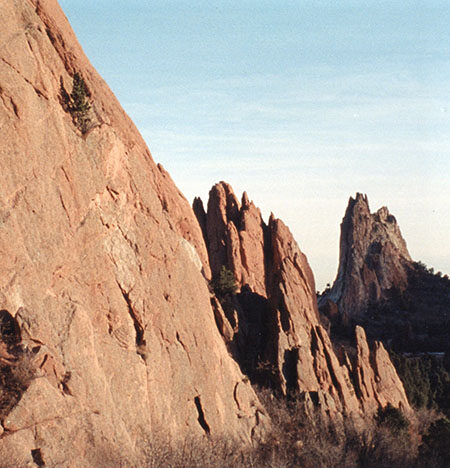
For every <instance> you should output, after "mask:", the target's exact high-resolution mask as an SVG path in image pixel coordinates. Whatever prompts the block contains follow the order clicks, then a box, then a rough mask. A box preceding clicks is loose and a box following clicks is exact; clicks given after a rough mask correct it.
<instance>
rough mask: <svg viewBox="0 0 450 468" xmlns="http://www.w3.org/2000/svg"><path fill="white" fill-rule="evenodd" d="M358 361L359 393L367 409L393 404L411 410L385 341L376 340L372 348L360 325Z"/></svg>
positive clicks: (356, 373)
mask: <svg viewBox="0 0 450 468" xmlns="http://www.w3.org/2000/svg"><path fill="white" fill-rule="evenodd" d="M355 334H356V346H357V360H356V365H355V367H354V377H355V382H356V388H357V394H358V397H359V399H360V401H361V404H362V407H363V408H364V410H365V411H367V412H370V411H375V410H376V409H377V408H378V406H381V407H385V406H386V405H387V404H388V403H391V404H392V405H394V406H395V407H397V408H401V409H402V410H403V411H406V412H410V411H411V407H410V405H409V402H408V399H407V397H406V394H405V390H404V387H403V384H402V382H401V380H400V378H399V377H398V375H397V372H396V370H395V368H394V366H393V364H392V362H391V359H390V357H389V354H388V352H387V351H386V350H385V348H384V346H383V344H382V343H381V342H379V341H376V342H375V343H374V344H373V349H372V350H370V349H369V345H368V343H367V339H366V333H365V332H364V329H363V328H362V327H360V326H357V327H356V330H355Z"/></svg>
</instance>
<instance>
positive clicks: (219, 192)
mask: <svg viewBox="0 0 450 468" xmlns="http://www.w3.org/2000/svg"><path fill="white" fill-rule="evenodd" d="M212 205H216V206H224V207H225V210H226V212H227V215H228V217H230V218H232V219H233V220H235V217H236V215H237V212H238V211H239V210H240V205H239V201H238V199H237V198H236V195H235V194H234V191H233V188H232V187H231V185H230V184H227V183H226V182H223V181H221V182H218V183H217V184H215V185H214V186H213V187H212V189H211V190H210V191H209V200H208V212H209V208H210V206H212Z"/></svg>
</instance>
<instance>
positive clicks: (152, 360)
mask: <svg viewBox="0 0 450 468" xmlns="http://www.w3.org/2000/svg"><path fill="white" fill-rule="evenodd" d="M0 17H1V18H2V28H0V44H1V47H0V122H1V125H0V142H1V143H0V252H2V261H1V263H0V302H1V304H0V307H1V308H4V309H6V310H8V311H9V312H10V313H11V315H13V316H14V317H15V319H16V320H17V322H18V323H19V325H20V328H21V330H22V338H23V340H22V344H23V346H26V347H29V348H36V349H39V353H41V354H40V355H41V357H42V360H41V362H43V361H44V359H45V362H46V363H47V364H45V365H43V366H42V372H43V373H44V375H43V376H41V377H40V378H38V379H36V380H34V381H33V383H32V385H31V386H30V387H29V389H28V390H27V391H26V392H25V394H24V395H23V397H22V399H21V401H20V402H19V404H18V405H17V406H16V408H15V409H14V410H13V411H12V412H11V413H10V414H9V415H8V416H7V417H6V418H5V419H4V420H3V421H2V426H3V427H4V430H5V431H4V433H3V434H2V436H1V438H0V453H1V454H2V458H3V459H10V460H18V466H26V464H27V463H28V462H30V463H31V462H32V455H31V450H34V449H38V448H39V449H40V451H41V453H42V457H43V459H44V460H45V462H46V463H47V465H48V466H61V467H64V466H67V467H69V466H70V467H75V466H83V467H86V466H93V467H94V466H95V467H98V466H102V463H103V464H105V463H106V464H107V462H106V461H105V460H104V459H103V457H104V456H105V454H108V453H112V452H114V450H117V451H119V452H120V453H121V455H122V456H126V455H128V454H130V456H131V455H132V454H133V452H134V451H135V448H136V444H137V443H138V442H139V440H140V439H142V438H145V437H146V436H148V435H149V434H150V433H151V432H153V431H155V430H156V429H162V430H164V431H167V432H168V433H170V434H172V435H173V436H174V437H183V436H185V435H187V434H189V435H196V434H198V435H201V434H204V433H205V431H206V432H208V431H209V432H210V434H211V435H221V434H224V435H227V436H229V437H233V438H239V439H243V440H247V441H248V440H249V438H250V436H251V434H252V431H253V430H254V429H255V428H256V426H257V425H258V421H260V425H261V426H263V425H264V422H263V420H264V418H261V416H260V415H259V416H258V415H257V412H258V408H259V403H258V401H257V398H256V396H255V394H254V392H253V390H252V389H251V387H250V386H249V384H247V383H245V382H244V380H243V379H244V377H243V375H242V374H241V372H240V371H239V368H238V366H237V364H236V363H235V362H234V361H233V360H232V358H231V357H230V356H229V354H228V352H227V349H226V346H225V344H224V342H223V340H222V338H221V336H220V334H219V332H218V330H217V327H216V324H215V320H214V313H213V310H212V307H211V304H210V293H209V291H208V286H207V282H206V281H205V277H206V278H208V277H209V276H210V269H209V262H208V258H207V253H206V248H205V245H204V241H203V236H202V233H201V229H200V227H199V225H198V223H197V222H196V219H195V216H194V214H193V211H192V210H191V208H190V207H189V205H188V203H187V201H186V200H185V199H184V197H183V196H182V194H181V193H180V192H179V191H178V190H177V188H176V187H175V185H174V184H173V182H172V180H171V179H170V177H169V175H168V174H167V173H166V172H165V171H164V169H163V168H162V167H161V166H157V165H156V164H155V163H154V162H153V160H152V157H151V155H150V152H149V150H148V149H147V147H146V145H145V143H144V142H143V140H142V138H141V136H140V135H139V133H138V132H137V130H136V128H135V126H134V125H133V123H132V122H131V120H130V119H129V118H128V117H127V115H126V114H125V112H124V111H123V110H122V109H121V107H120V105H119V104H118V102H117V100H116V99H115V97H114V95H113V94H112V92H111V91H110V90H109V88H108V87H107V85H106V84H105V82H104V81H103V80H102V79H101V78H100V77H99V76H98V74H97V73H96V71H95V70H94V69H93V67H92V65H91V64H90V63H89V61H88V60H87V58H86V57H85V55H84V54H83V52H82V50H81V48H80V46H79V44H78V43H77V40H76V38H75V36H74V33H73V31H72V30H71V28H70V26H69V24H68V22H67V20H66V18H65V16H64V14H63V13H62V11H61V10H60V8H59V6H58V4H57V2H56V1H55V0H32V1H30V0H16V1H3V2H0ZM75 72H79V73H80V74H81V75H82V76H83V78H84V80H85V82H86V85H87V87H88V89H89V91H90V95H91V98H90V99H91V107H92V109H91V111H90V114H89V117H90V119H91V120H90V125H89V129H88V131H87V132H85V133H84V134H82V133H81V132H80V130H78V129H77V128H76V127H75V126H74V124H73V121H72V118H71V116H70V115H69V114H68V113H67V112H65V110H64V109H63V106H62V103H61V89H60V88H61V82H62V83H63V85H64V87H65V88H66V89H67V90H69V91H70V89H71V86H72V76H73V75H74V73H75ZM61 80H62V81H61ZM45 356H47V358H45ZM63 383H64V385H63ZM200 411H201V412H202V413H203V418H204V420H205V421H206V425H207V426H206V425H205V424H201V423H200V415H199V412H200ZM7 457H9V458H7ZM111 463H112V462H111ZM109 466H112V465H111V464H110V465H109Z"/></svg>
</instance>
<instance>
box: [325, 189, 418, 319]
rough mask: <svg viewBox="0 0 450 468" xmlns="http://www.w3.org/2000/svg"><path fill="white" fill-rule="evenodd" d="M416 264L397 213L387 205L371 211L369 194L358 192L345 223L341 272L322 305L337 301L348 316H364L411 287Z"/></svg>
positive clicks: (346, 214) (340, 263) (341, 311)
mask: <svg viewBox="0 0 450 468" xmlns="http://www.w3.org/2000/svg"><path fill="white" fill-rule="evenodd" d="M412 263H413V262H412V260H411V257H410V255H409V253H408V249H407V247H406V242H405V241H404V239H403V237H402V235H401V232H400V228H399V227H398V224H397V221H396V219H395V218H394V216H392V215H391V214H390V213H389V211H388V209H387V208H386V207H383V208H380V209H379V210H378V211H377V212H376V213H370V210H369V202H368V200H367V196H364V195H362V194H360V193H357V194H356V197H355V198H354V199H353V198H350V200H349V203H348V207H347V210H346V212H345V216H344V219H343V220H342V224H341V239H340V254H339V269H338V274H337V277H336V280H335V282H334V284H333V286H332V288H331V291H330V292H329V293H327V294H326V295H325V296H324V298H323V299H322V301H321V304H322V303H324V302H325V299H328V300H331V301H333V302H334V303H335V304H337V305H338V307H339V311H340V313H341V314H343V315H344V317H345V318H346V319H348V318H351V317H353V318H355V317H358V316H361V315H364V313H365V311H366V310H367V307H368V305H369V304H370V303H375V302H379V301H381V300H383V299H386V298H388V297H389V296H390V295H391V294H392V293H393V292H394V291H402V290H404V289H405V288H406V287H407V284H408V272H409V271H410V270H411V268H412Z"/></svg>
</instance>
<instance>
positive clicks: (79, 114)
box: [60, 72, 91, 133]
mask: <svg viewBox="0 0 450 468" xmlns="http://www.w3.org/2000/svg"><path fill="white" fill-rule="evenodd" d="M60 92H61V99H62V103H63V107H64V109H65V110H66V111H67V112H69V113H70V114H71V115H72V120H73V123H74V125H75V126H76V127H77V128H78V129H79V130H80V131H81V133H86V132H87V131H88V129H89V124H90V122H91V119H90V117H89V111H90V109H91V105H90V103H89V98H90V97H91V94H90V92H89V89H88V87H87V85H86V82H85V81H84V79H83V77H82V76H81V75H80V74H79V73H78V72H77V73H75V75H74V76H73V83H72V92H71V93H70V94H69V93H68V92H67V91H66V89H65V88H64V84H63V82H62V79H61V89H60Z"/></svg>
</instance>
